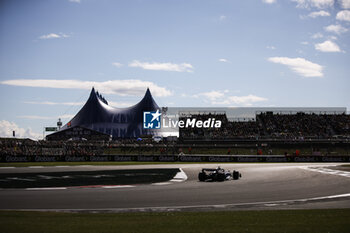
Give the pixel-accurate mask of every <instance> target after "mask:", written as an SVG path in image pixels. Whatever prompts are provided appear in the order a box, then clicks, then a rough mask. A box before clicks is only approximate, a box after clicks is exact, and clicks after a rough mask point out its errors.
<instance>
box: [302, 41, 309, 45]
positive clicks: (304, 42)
mask: <svg viewBox="0 0 350 233" xmlns="http://www.w3.org/2000/svg"><path fill="white" fill-rule="evenodd" d="M301 44H302V45H308V44H309V42H307V41H303V42H301Z"/></svg>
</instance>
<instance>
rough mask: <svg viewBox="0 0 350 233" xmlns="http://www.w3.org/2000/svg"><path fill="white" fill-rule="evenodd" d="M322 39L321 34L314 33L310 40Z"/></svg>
mask: <svg viewBox="0 0 350 233" xmlns="http://www.w3.org/2000/svg"><path fill="white" fill-rule="evenodd" d="M322 37H323V34H322V33H320V32H318V33H315V34H313V35H312V36H311V38H312V39H319V38H322Z"/></svg>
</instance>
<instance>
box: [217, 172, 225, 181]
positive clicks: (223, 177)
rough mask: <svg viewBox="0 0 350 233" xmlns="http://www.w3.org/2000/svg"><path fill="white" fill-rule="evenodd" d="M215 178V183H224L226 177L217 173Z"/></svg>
mask: <svg viewBox="0 0 350 233" xmlns="http://www.w3.org/2000/svg"><path fill="white" fill-rule="evenodd" d="M216 178H217V181H225V178H226V176H225V174H224V173H219V174H218V175H217V177H216Z"/></svg>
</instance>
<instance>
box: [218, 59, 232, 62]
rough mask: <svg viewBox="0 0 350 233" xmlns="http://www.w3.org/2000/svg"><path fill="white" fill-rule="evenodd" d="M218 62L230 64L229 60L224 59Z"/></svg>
mask: <svg viewBox="0 0 350 233" xmlns="http://www.w3.org/2000/svg"><path fill="white" fill-rule="evenodd" d="M219 61H220V62H226V63H229V62H230V61H229V60H227V59H225V58H220V59H219Z"/></svg>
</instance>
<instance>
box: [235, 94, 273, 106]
mask: <svg viewBox="0 0 350 233" xmlns="http://www.w3.org/2000/svg"><path fill="white" fill-rule="evenodd" d="M228 101H230V103H233V104H237V105H244V106H251V105H252V104H253V103H256V102H262V101H267V99H266V98H263V97H259V96H256V95H247V96H230V97H228Z"/></svg>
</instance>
